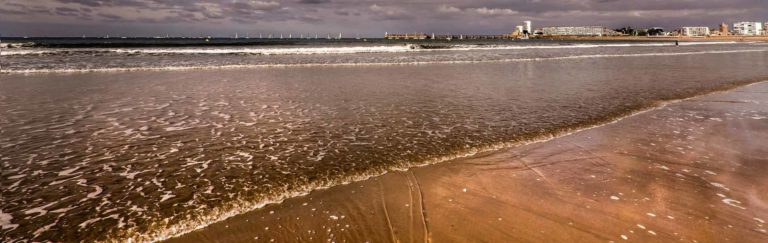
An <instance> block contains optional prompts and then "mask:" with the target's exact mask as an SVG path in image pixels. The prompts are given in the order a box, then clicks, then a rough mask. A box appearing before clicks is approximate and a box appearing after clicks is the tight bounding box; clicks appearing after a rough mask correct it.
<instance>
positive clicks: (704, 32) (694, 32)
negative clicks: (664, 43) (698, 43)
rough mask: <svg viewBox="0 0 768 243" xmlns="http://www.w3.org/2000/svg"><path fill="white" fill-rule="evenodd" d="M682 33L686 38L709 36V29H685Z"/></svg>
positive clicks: (681, 30)
mask: <svg viewBox="0 0 768 243" xmlns="http://www.w3.org/2000/svg"><path fill="white" fill-rule="evenodd" d="M680 33H681V34H682V35H684V36H709V27H683V28H682V29H680Z"/></svg>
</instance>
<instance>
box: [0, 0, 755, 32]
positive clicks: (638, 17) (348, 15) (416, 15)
mask: <svg viewBox="0 0 768 243" xmlns="http://www.w3.org/2000/svg"><path fill="white" fill-rule="evenodd" d="M3 2H5V4H3V6H0V13H2V17H0V34H2V36H83V35H85V36H104V35H112V36H165V35H168V36H199V35H208V36H231V35H234V34H235V33H239V34H240V36H241V37H247V36H250V37H255V36H257V35H258V34H262V35H268V34H280V33H283V34H286V35H289V34H291V33H293V34H295V35H300V34H310V35H313V34H320V35H321V36H324V35H325V34H328V33H330V34H333V35H337V34H338V33H344V35H345V36H346V37H354V36H363V37H380V36H381V35H382V33H384V32H387V31H389V32H402V33H407V32H435V33H441V34H444V33H464V34H496V33H510V32H512V31H514V29H515V25H517V24H518V23H519V22H521V21H523V20H531V21H533V22H535V23H536V25H537V27H547V26H605V27H607V28H612V29H615V28H621V27H626V26H632V27H636V28H650V27H657V26H658V27H664V28H665V29H668V30H672V29H678V28H680V27H684V26H706V27H710V28H713V29H714V28H717V26H718V25H720V23H722V22H725V23H729V24H730V23H735V22H740V21H755V22H766V21H768V19H766V16H764V13H765V12H768V7H766V6H764V4H760V1H759V0H737V1H731V2H728V3H723V2H720V1H698V2H695V3H692V2H690V1H650V2H644V3H635V2H628V1H622V0H614V1H592V0H583V1H565V2H563V1H544V0H542V1H527V0H526V1H418V2H412V1H343V0H296V1H238V0H235V1H216V0H211V1H196V2H188V1H154V0H111V1H101V0H90V1H89V0H45V1H35V2H28V1H18V0H4V1H3Z"/></svg>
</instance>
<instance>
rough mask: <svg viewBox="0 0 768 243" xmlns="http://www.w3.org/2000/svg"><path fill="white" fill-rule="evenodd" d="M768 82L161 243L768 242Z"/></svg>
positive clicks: (358, 186) (295, 203) (323, 195)
mask: <svg viewBox="0 0 768 243" xmlns="http://www.w3.org/2000/svg"><path fill="white" fill-rule="evenodd" d="M766 104H768V82H763V83H758V84H754V85H751V86H746V87H741V88H737V89H735V90H731V91H726V92H718V93H714V94H709V95H705V96H700V97H696V98H692V99H689V100H685V101H681V102H677V103H671V104H668V105H666V106H665V107H662V108H659V109H655V110H652V111H649V112H645V113H641V114H638V115H635V116H632V117H629V118H625V119H623V120H620V121H618V122H615V123H611V124H608V125H604V126H601V127H597V128H593V129H589V130H585V131H581V132H578V133H574V134H571V135H568V136H564V137H560V138H557V139H554V140H550V141H546V142H541V143H534V144H529V145H522V146H519V147H515V148H511V149H506V150H502V151H498V152H493V153H489V154H483V155H479V156H475V157H473V158H469V159H461V160H456V161H451V162H446V163H442V164H437V165H432V166H426V167H420V168H414V169H411V170H408V171H402V172H393V173H388V174H386V175H384V176H380V177H377V178H373V179H370V180H367V181H362V182H357V183H352V184H348V185H343V186H337V187H333V188H329V189H325V190H320V191H315V192H313V193H311V194H309V195H307V196H303V197H298V198H293V199H289V200H286V201H285V202H283V203H280V204H274V205H268V206H266V207H264V208H262V209H260V210H256V211H253V212H250V213H247V214H243V215H239V216H235V217H233V218H230V219H228V220H225V221H223V222H219V223H216V224H213V225H210V226H208V227H206V228H204V229H201V230H198V231H195V232H192V233H189V234H186V235H183V236H181V237H178V238H174V239H170V240H168V241H169V242H199V241H209V242H254V241H257V242H270V241H275V242H296V241H301V242H306V241H311V242H329V241H334V242H387V241H391V242H419V241H431V242H611V241H613V242H623V241H625V240H626V241H634V242H675V241H679V242H729V241H730V242H768V232H767V231H768V224H766V223H765V221H768V173H767V172H768V146H766V145H768V105H766Z"/></svg>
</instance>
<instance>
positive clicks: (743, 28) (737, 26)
mask: <svg viewBox="0 0 768 243" xmlns="http://www.w3.org/2000/svg"><path fill="white" fill-rule="evenodd" d="M733 34H735V35H762V34H763V23H760V22H738V23H734V24H733Z"/></svg>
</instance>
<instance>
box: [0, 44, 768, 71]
mask: <svg viewBox="0 0 768 243" xmlns="http://www.w3.org/2000/svg"><path fill="white" fill-rule="evenodd" d="M754 52H768V49H753V50H723V51H698V52H657V53H637V54H595V55H574V56H561V57H536V58H513V59H495V60H494V59H491V60H455V61H412V62H342V63H289V64H279V63H276V64H232V65H193V66H164V67H114V68H112V67H108V68H71V69H67V68H61V69H56V68H54V69H18V70H0V73H6V74H35V73H83V72H128V71H185V70H205V69H252V68H286V67H318V66H319V67H344V66H397V65H429V64H471V63H503V62H532V61H551V60H568V59H588V58H619V57H654V56H684V55H704V54H729V53H754Z"/></svg>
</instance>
